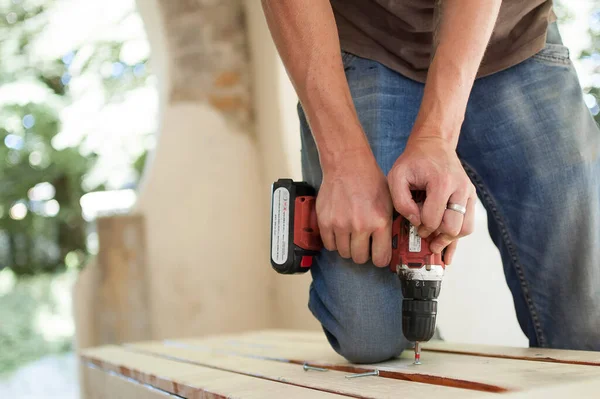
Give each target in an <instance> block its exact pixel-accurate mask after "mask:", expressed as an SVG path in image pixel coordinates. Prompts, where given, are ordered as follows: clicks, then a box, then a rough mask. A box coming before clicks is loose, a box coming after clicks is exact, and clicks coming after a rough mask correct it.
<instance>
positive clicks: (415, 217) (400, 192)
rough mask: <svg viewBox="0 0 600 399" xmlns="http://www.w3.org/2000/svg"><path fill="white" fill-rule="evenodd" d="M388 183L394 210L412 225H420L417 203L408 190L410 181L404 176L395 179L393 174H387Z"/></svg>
mask: <svg viewBox="0 0 600 399" xmlns="http://www.w3.org/2000/svg"><path fill="white" fill-rule="evenodd" d="M388 184H389V186H390V193H391V195H392V202H393V204H394V208H395V209H396V211H398V213H399V214H401V215H402V216H404V217H405V218H406V219H408V221H409V222H411V223H412V224H413V225H415V226H420V225H421V211H420V209H419V206H418V205H417V203H416V202H415V201H414V200H413V196H412V193H411V192H410V183H409V182H408V181H407V180H406V179H405V178H400V179H396V178H394V177H393V176H389V177H388Z"/></svg>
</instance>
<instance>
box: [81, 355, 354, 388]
mask: <svg viewBox="0 0 600 399" xmlns="http://www.w3.org/2000/svg"><path fill="white" fill-rule="evenodd" d="M82 359H83V361H84V362H86V363H89V364H91V365H93V367H97V368H98V369H100V370H103V371H105V372H112V373H116V374H119V375H121V376H123V377H125V378H129V379H131V380H134V381H137V382H139V383H141V384H147V385H149V386H152V387H156V388H157V389H159V390H161V391H164V392H168V393H171V394H174V395H178V396H180V397H184V398H203V399H213V398H229V397H235V398H249V399H254V398H256V399H260V398H266V397H272V398H286V399H296V398H297V399H303V398H306V397H307V396H308V395H310V397H314V398H323V399H329V398H331V399H334V398H341V397H343V396H340V395H335V394H331V393H327V392H322V391H319V390H311V389H307V388H303V387H298V386H294V385H291V384H286V383H281V382H273V381H268V380H265V379H262V378H254V377H250V376H247V375H241V374H237V373H231V372H227V371H223V370H218V369H214V368H208V367H201V366H196V365H191V364H187V363H181V362H177V361H173V360H169V359H160V358H157V357H156V356H148V355H144V354H139V353H132V352H129V351H125V350H124V349H122V348H120V347H117V346H104V347H100V348H95V349H88V350H85V351H84V352H83V353H82ZM89 368H90V367H88V369H89ZM94 377H95V376H90V378H89V380H90V384H89V386H90V389H99V388H98V384H100V383H99V382H98V381H97V380H96V381H92V380H94ZM96 397H99V398H100V397H102V398H111V399H112V396H110V395H109V396H102V395H101V396H96ZM141 397H145V396H140V398H141Z"/></svg>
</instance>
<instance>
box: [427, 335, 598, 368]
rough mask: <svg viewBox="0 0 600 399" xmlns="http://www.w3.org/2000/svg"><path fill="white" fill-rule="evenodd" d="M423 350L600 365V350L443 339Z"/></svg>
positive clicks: (428, 344)
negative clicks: (467, 342) (457, 341)
mask: <svg viewBox="0 0 600 399" xmlns="http://www.w3.org/2000/svg"><path fill="white" fill-rule="evenodd" d="M423 350H424V351H430V352H442V353H454V354H462V355H472V356H485V357H498V358H503V359H521V360H532V361H539V362H551V363H567V364H582V365H588V366H600V352H592V351H575V350H563V349H545V348H544V349H542V348H514V347H506V346H492V345H467V344H457V343H449V342H444V341H430V342H427V343H425V344H423Z"/></svg>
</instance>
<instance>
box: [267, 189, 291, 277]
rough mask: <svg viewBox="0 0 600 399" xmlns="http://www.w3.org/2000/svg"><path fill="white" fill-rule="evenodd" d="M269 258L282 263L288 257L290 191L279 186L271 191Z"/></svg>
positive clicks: (279, 263)
mask: <svg viewBox="0 0 600 399" xmlns="http://www.w3.org/2000/svg"><path fill="white" fill-rule="evenodd" d="M271 212H272V213H273V214H272V215H271V219H272V220H273V225H272V226H271V231H272V233H271V234H272V237H271V259H273V262H275V263H277V264H278V265H283V264H284V263H285V261H286V260H287V258H288V240H289V231H290V230H289V226H290V192H289V191H288V190H287V188H284V187H279V188H278V189H276V190H275V192H273V209H272V211H271Z"/></svg>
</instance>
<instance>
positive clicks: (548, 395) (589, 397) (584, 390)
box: [502, 380, 600, 399]
mask: <svg viewBox="0 0 600 399" xmlns="http://www.w3.org/2000/svg"><path fill="white" fill-rule="evenodd" d="M599 396H600V380H587V381H583V382H581V381H578V382H572V383H568V384H563V385H560V386H552V387H542V388H538V389H533V390H530V391H526V392H513V393H509V394H504V395H502V399H565V398H577V399H598V397H599Z"/></svg>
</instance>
